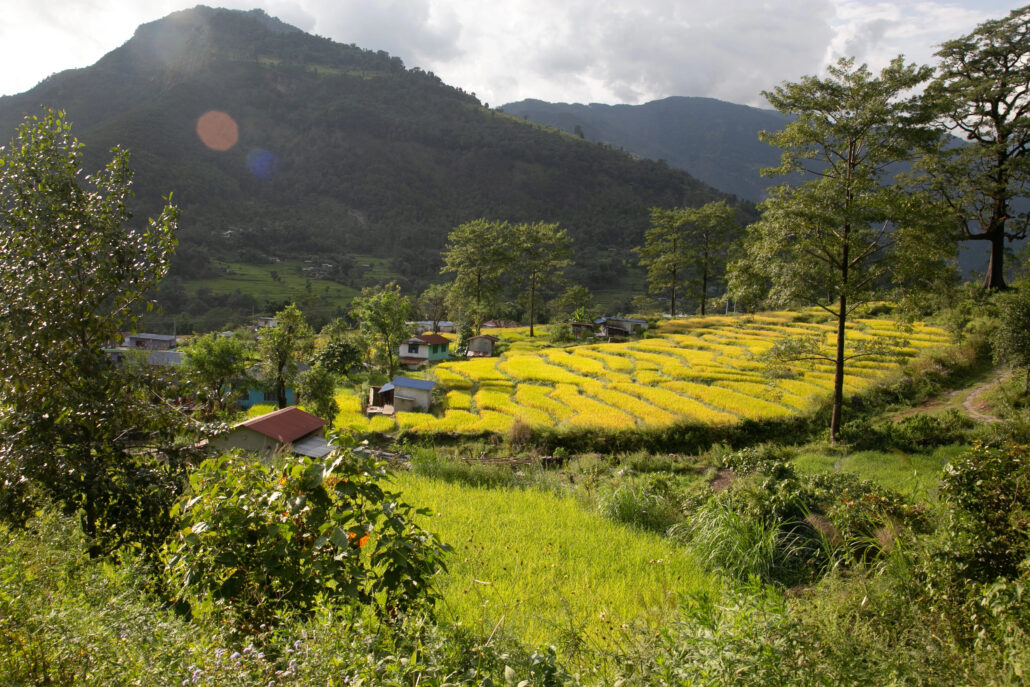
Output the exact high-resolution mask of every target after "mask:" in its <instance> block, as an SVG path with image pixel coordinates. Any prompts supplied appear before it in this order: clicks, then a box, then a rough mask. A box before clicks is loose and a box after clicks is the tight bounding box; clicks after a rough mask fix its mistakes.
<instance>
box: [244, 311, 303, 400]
mask: <svg viewBox="0 0 1030 687" xmlns="http://www.w3.org/2000/svg"><path fill="white" fill-rule="evenodd" d="M275 319H276V320H278V322H279V323H278V324H277V325H276V326H275V327H270V328H268V329H265V330H264V331H263V332H262V335H261V339H260V340H259V342H258V352H259V354H260V356H261V372H262V375H263V377H264V383H265V384H266V385H268V387H269V388H270V389H272V390H273V391H274V392H275V396H276V403H277V404H278V406H279V407H280V408H285V407H286V387H287V386H290V385H292V384H293V383H294V382H295V381H296V379H297V372H298V370H299V369H300V364H301V363H302V362H303V359H304V358H306V357H307V356H309V355H310V354H311V351H312V350H313V348H314V345H315V333H314V332H313V331H312V330H311V327H310V326H309V325H308V323H307V322H306V321H305V320H304V314H303V313H301V311H300V310H299V309H298V308H297V306H296V305H293V304H292V303H291V304H290V305H288V306H286V308H285V309H283V310H280V311H279V312H277V313H276V314H275Z"/></svg>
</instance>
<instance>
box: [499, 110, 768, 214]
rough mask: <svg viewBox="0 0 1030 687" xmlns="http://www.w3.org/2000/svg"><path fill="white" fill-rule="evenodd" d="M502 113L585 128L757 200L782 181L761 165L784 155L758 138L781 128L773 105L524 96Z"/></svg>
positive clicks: (571, 129)
mask: <svg viewBox="0 0 1030 687" xmlns="http://www.w3.org/2000/svg"><path fill="white" fill-rule="evenodd" d="M501 109H502V110H503V111H504V112H507V113H508V114H513V115H516V116H518V117H523V118H525V119H528V120H530V121H532V122H536V123H538V124H544V125H546V126H552V127H555V128H556V129H561V130H562V131H565V132H568V133H573V134H577V135H578V134H580V133H581V134H582V136H583V137H584V138H586V139H587V140H590V141H597V142H600V143H605V144H608V145H610V146H613V147H615V148H621V149H624V150H627V151H629V152H630V153H633V154H634V155H639V156H641V157H645V158H649V159H652V160H665V161H666V162H668V164H669V165H671V166H672V167H675V168H677V169H683V170H686V171H687V172H689V173H690V174H691V175H692V176H694V177H697V178H698V179H701V180H702V181H704V182H705V183H707V184H711V185H712V186H714V187H716V188H718V189H721V190H723V191H726V192H728V193H733V194H735V195H737V196H739V197H741V198H745V199H747V200H750V201H752V202H757V201H759V200H762V199H763V197H764V196H765V189H766V187H768V186H769V185H771V184H774V183H781V182H782V179H780V180H776V179H772V178H763V177H762V176H760V174H759V170H761V169H762V168H763V167H775V166H777V165H778V164H779V158H780V154H779V151H778V149H776V148H773V147H772V146H769V145H767V144H765V143H762V142H761V141H759V140H758V132H759V131H763V130H765V131H776V130H778V129H782V128H783V126H784V124H785V123H786V121H787V120H786V118H785V117H784V116H783V115H781V114H780V113H779V112H776V111H775V110H762V109H759V108H755V107H747V106H744V105H735V104H733V103H727V102H723V101H721V100H715V99H713V98H684V97H673V98H665V99H663V100H655V101H653V102H649V103H645V104H643V105H602V104H598V103H591V104H590V105H579V104H573V105H570V104H567V103H547V102H543V101H541V100H522V101H519V102H517V103H509V104H507V105H504V106H502V107H501Z"/></svg>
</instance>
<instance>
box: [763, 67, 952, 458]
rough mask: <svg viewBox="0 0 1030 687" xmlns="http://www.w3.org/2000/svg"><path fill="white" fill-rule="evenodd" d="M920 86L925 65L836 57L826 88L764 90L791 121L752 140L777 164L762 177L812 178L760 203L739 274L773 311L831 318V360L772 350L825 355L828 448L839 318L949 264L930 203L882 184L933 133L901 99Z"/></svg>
mask: <svg viewBox="0 0 1030 687" xmlns="http://www.w3.org/2000/svg"><path fill="white" fill-rule="evenodd" d="M928 77H929V69H928V68H917V67H915V66H914V65H905V64H904V62H903V61H902V59H901V58H900V57H899V58H897V59H895V60H894V61H893V62H891V64H890V65H889V66H887V67H886V68H884V69H883V70H882V71H881V72H880V74H879V76H873V75H872V74H871V73H870V72H869V70H868V69H867V68H866V67H865V65H863V66H861V67H858V68H856V67H855V66H854V62H853V61H852V60H850V59H843V60H841V61H840V62H838V63H837V64H836V65H834V66H833V67H831V68H830V69H829V76H828V77H827V78H825V79H820V78H818V77H814V76H808V77H805V78H803V79H802V80H801V81H800V82H797V83H789V82H788V83H784V84H783V85H781V86H778V87H776V88H775V89H774V90H773V91H772V92H767V93H764V95H765V97H766V98H767V99H768V100H769V102H770V103H772V105H773V106H774V107H775V108H776V109H777V110H779V111H780V112H782V113H784V114H785V115H788V116H789V117H791V118H792V120H791V122H790V123H789V124H787V126H786V127H785V128H784V129H783V130H781V131H778V132H776V133H771V134H769V133H766V134H763V136H762V138H763V140H765V141H767V142H769V143H772V144H773V145H776V146H778V147H780V148H782V149H783V154H782V165H781V166H780V167H779V168H776V169H773V170H766V171H767V172H770V173H780V174H786V173H790V172H796V171H803V172H807V173H809V174H810V175H812V176H813V177H814V178H813V179H812V180H810V181H807V182H804V183H802V184H801V185H799V186H794V187H791V186H787V185H783V186H779V187H777V188H775V189H773V190H772V193H771V197H770V198H769V199H768V200H767V201H765V202H764V203H762V204H761V206H760V208H761V211H762V216H761V219H760V220H759V221H758V222H757V223H755V224H753V225H751V226H750V227H748V230H747V232H748V234H747V237H746V240H747V250H748V258H749V263H750V265H749V267H750V268H751V269H754V270H758V271H760V272H763V273H764V277H765V278H766V279H767V280H768V283H770V284H771V286H772V289H771V292H770V299H771V300H772V301H773V302H774V303H781V304H790V303H795V302H798V301H804V302H808V303H812V304H814V305H817V306H819V307H820V308H823V309H824V310H826V311H827V312H828V313H830V314H832V315H833V317H834V319H835V320H836V323H837V331H836V337H835V339H836V340H835V342H834V344H833V345H832V348H831V350H832V352H831V353H825V354H824V353H823V352H822V351H823V349H822V346H821V342H816V341H811V340H808V341H804V342H793V344H798V343H803V344H805V345H803V346H800V347H799V346H797V345H787V346H784V347H781V349H780V350H781V351H782V352H784V353H787V354H790V355H793V356H796V357H798V358H801V357H806V356H810V355H814V356H821V355H825V356H827V357H828V359H829V360H830V362H832V364H833V365H834V383H833V414H832V419H831V422H830V434H831V437H832V439H833V440H836V439H837V437H838V436H839V433H840V425H841V412H842V407H843V390H844V372H845V363H846V362H847V361H848V360H849V358H850V357H852V356H853V355H855V354H858V355H861V354H862V352H861V351H856V350H854V348H853V349H852V351H850V352H849V351H846V332H847V329H846V326H847V322H848V317H849V315H851V313H853V312H854V311H855V309H856V308H858V307H861V306H862V305H863V304H865V303H867V302H868V301H870V300H871V299H873V298H875V297H876V296H877V295H879V294H882V293H883V291H882V289H883V287H884V286H885V285H886V284H887V283H888V282H890V281H892V280H900V279H902V278H904V277H905V276H907V275H908V274H911V273H918V272H920V270H921V266H923V265H926V264H927V263H929V262H932V261H934V260H937V261H940V260H944V259H946V258H947V257H948V252H947V245H948V242H947V240H946V237H943V236H942V235H941V232H946V231H947V227H946V225H942V224H941V223H940V222H937V221H934V220H936V219H938V218H937V217H934V216H932V214H928V211H929V210H931V209H932V208H933V206H932V205H930V204H928V203H926V202H923V201H924V199H923V198H922V197H921V196H918V195H914V194H909V193H906V192H905V189H903V188H901V187H900V186H899V185H897V184H895V183H891V181H890V180H889V179H885V171H884V169H885V167H886V166H887V165H890V164H891V163H893V162H897V161H901V160H905V159H907V158H909V157H910V155H911V154H912V150H913V149H914V148H915V147H916V146H917V145H919V144H921V143H925V141H926V138H927V136H930V135H932V133H929V132H928V131H927V130H926V129H925V128H923V127H921V126H919V124H920V123H921V121H920V120H919V117H918V114H917V111H918V108H917V102H916V99H915V98H914V97H912V96H910V95H908V93H909V92H910V91H911V89H913V88H915V87H917V86H918V85H919V84H920V83H922V82H923V81H925V80H926V79H927V78H928ZM935 232H936V233H935ZM952 245H953V244H952ZM870 353H873V352H872V351H870ZM875 353H882V351H876V352H875Z"/></svg>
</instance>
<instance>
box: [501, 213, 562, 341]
mask: <svg viewBox="0 0 1030 687" xmlns="http://www.w3.org/2000/svg"><path fill="white" fill-rule="evenodd" d="M509 252H510V255H511V268H512V272H514V273H516V274H517V275H518V278H517V279H516V281H517V283H519V284H520V285H521V286H523V287H525V288H526V289H528V293H527V294H526V298H527V299H528V301H529V335H530V336H533V335H534V332H533V325H534V321H535V319H536V302H537V297H538V294H539V291H540V289H541V288H543V287H546V286H548V285H550V284H554V283H556V282H557V281H558V280H559V279H560V276H561V270H562V269H563V268H565V267H566V266H568V265H570V264H572V260H570V259H569V258H570V256H571V255H572V240H571V239H570V238H569V237H568V234H566V233H565V230H564V229H559V228H558V225H557V224H546V223H544V222H536V223H533V224H516V225H515V226H514V227H512V231H511V235H510V238H509Z"/></svg>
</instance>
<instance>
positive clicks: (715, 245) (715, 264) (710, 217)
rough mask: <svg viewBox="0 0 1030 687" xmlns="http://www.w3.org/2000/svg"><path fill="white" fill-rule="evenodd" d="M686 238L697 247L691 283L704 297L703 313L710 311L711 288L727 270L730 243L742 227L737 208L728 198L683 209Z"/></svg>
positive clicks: (692, 260)
mask: <svg viewBox="0 0 1030 687" xmlns="http://www.w3.org/2000/svg"><path fill="white" fill-rule="evenodd" d="M683 215H684V220H685V221H686V236H687V240H688V241H689V242H690V243H691V244H693V246H694V251H693V254H692V259H691V261H690V263H691V264H690V268H689V275H690V283H691V284H692V285H693V286H694V288H695V289H696V292H697V294H698V299H699V300H700V301H701V315H702V316H704V315H705V314H706V313H707V305H708V297H709V292H710V291H711V288H712V286H713V285H717V284H718V282H720V281H721V280H722V279H723V278H724V276H725V274H726V260H727V253H728V251H729V247H730V244H731V243H732V242H733V241H734V240H735V239H736V238H738V234H739V233H740V227H739V226H738V224H737V220H736V216H737V213H736V211H735V210H734V209H733V208H732V207H730V205H729V204H728V203H727V202H726V201H725V200H720V201H714V202H711V203H706V204H705V205H702V206H701V207H699V208H685V209H684V210H683Z"/></svg>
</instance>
